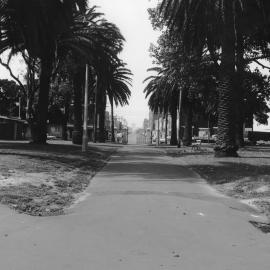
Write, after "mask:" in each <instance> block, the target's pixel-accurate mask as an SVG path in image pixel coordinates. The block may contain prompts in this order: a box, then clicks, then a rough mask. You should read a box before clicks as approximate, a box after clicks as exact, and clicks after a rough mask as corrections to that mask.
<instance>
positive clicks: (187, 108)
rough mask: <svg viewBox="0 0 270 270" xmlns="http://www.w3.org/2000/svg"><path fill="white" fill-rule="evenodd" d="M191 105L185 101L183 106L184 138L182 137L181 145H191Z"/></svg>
mask: <svg viewBox="0 0 270 270" xmlns="http://www.w3.org/2000/svg"><path fill="white" fill-rule="evenodd" d="M192 112H193V111H192V103H191V102H190V101H186V102H185V105H184V106H183V115H184V125H185V129H184V136H183V145H184V146H190V145H191V144H192V118H193V114H192Z"/></svg>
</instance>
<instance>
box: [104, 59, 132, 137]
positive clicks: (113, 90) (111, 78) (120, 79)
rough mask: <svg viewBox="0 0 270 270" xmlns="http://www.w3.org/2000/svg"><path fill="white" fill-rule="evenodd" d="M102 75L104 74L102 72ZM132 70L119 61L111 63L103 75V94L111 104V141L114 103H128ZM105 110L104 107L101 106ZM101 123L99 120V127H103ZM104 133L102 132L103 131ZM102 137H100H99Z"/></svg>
mask: <svg viewBox="0 0 270 270" xmlns="http://www.w3.org/2000/svg"><path fill="white" fill-rule="evenodd" d="M103 75H104V74H103ZM132 75H133V74H132V72H131V71H130V70H129V69H128V68H126V64H125V63H123V62H119V63H117V64H114V65H112V66H111V67H110V68H108V72H107V74H106V76H105V78H104V79H103V80H104V86H105V88H104V89H105V91H104V93H105V96H108V98H109V101H110V105H111V122H112V124H111V133H112V141H115V138H114V109H113V108H114V104H115V105H116V106H118V105H120V106H124V105H128V104H129V98H130V96H131V91H130V86H131V83H132V78H131V76H132ZM103 110H105V107H103ZM102 116H104V113H103V114H101V117H100V118H102ZM103 123H104V121H103V122H102V120H101V123H100V124H101V125H100V128H101V130H102V129H103V126H102V125H103ZM103 133H104V132H103ZM101 139H102V138H101Z"/></svg>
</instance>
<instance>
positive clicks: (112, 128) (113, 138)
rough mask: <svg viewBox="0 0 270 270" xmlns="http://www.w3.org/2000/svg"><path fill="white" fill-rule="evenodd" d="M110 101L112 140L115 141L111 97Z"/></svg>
mask: <svg viewBox="0 0 270 270" xmlns="http://www.w3.org/2000/svg"><path fill="white" fill-rule="evenodd" d="M110 103H111V133H112V142H115V135H114V109H113V99H110Z"/></svg>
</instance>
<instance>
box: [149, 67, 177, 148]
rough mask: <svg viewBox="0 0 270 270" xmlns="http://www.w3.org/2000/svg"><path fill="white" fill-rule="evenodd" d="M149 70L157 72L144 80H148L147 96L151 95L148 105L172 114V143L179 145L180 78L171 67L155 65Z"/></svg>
mask: <svg viewBox="0 0 270 270" xmlns="http://www.w3.org/2000/svg"><path fill="white" fill-rule="evenodd" d="M148 71H150V72H156V73H157V74H155V75H151V76H149V77H148V78H146V79H145V80H144V82H148V84H147V85H146V87H145V89H144V93H145V95H146V97H148V96H149V101H148V105H149V107H150V109H151V110H152V111H154V112H155V113H157V112H160V113H163V114H165V115H167V114H168V113H170V114H171V118H172V130H171V140H170V144H171V145H177V108H178V106H179V102H178V101H179V94H180V86H179V84H178V80H177V79H176V78H175V77H174V76H173V74H172V73H170V70H169V69H163V68H161V67H154V68H150V69H148Z"/></svg>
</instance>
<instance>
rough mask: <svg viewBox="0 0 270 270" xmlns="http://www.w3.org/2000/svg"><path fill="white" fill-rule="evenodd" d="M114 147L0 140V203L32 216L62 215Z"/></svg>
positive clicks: (104, 162) (102, 164) (103, 163)
mask: <svg viewBox="0 0 270 270" xmlns="http://www.w3.org/2000/svg"><path fill="white" fill-rule="evenodd" d="M115 150H116V148H115V147H109V146H106V147H105V146H103V147H90V148H89V149H88V151H87V153H82V152H81V148H80V147H79V146H74V145H71V144H70V143H65V144H60V143H59V142H53V143H50V144H48V145H45V146H37V145H31V144H28V143H3V142H2V143H0V202H1V203H2V204H5V205H8V206H9V207H11V208H13V209H15V210H17V211H18V212H21V213H26V214H29V215H35V216H49V215H59V214H63V213H64V210H65V208H66V207H68V206H70V205H71V204H72V203H73V202H74V200H75V199H76V198H77V197H79V196H80V193H81V192H83V191H84V190H85V188H86V187H87V186H88V185H89V183H90V180H91V178H92V177H93V176H94V175H95V173H96V172H97V171H98V170H100V169H101V168H102V167H103V166H104V165H105V164H106V161H107V160H108V158H109V157H110V155H111V154H112V153H113V152H114V151H115Z"/></svg>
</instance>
